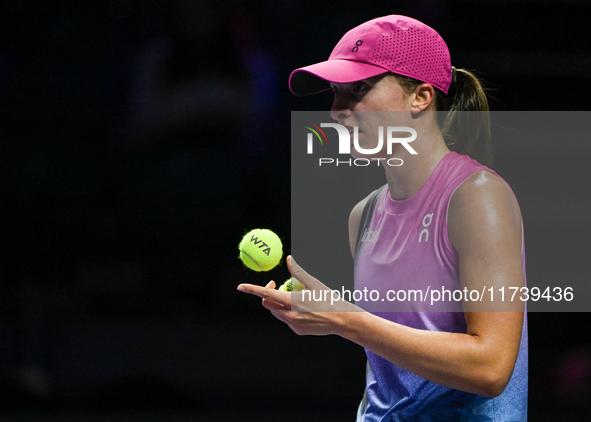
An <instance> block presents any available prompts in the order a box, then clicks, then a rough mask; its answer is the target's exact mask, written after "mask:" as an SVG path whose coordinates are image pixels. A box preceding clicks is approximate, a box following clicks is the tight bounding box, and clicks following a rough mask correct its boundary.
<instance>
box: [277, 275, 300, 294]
mask: <svg viewBox="0 0 591 422" xmlns="http://www.w3.org/2000/svg"><path fill="white" fill-rule="evenodd" d="M305 288H306V286H304V285H303V284H302V283H300V282H299V281H297V280H296V279H295V278H293V277H292V278H290V279H289V280H287V281H286V282H285V283H283V284H282V285H281V287H279V291H280V292H301V291H302V290H304V289H305Z"/></svg>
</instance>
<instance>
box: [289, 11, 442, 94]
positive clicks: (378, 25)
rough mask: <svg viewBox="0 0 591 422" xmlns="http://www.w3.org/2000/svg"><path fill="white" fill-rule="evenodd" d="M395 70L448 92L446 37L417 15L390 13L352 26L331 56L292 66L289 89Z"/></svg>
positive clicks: (310, 89) (304, 90) (302, 90)
mask: <svg viewBox="0 0 591 422" xmlns="http://www.w3.org/2000/svg"><path fill="white" fill-rule="evenodd" d="M386 72H392V73H396V74H398V75H403V76H408V77H411V78H414V79H418V80H419V81H422V82H427V83H430V84H431V85H433V86H434V87H435V88H438V89H440V90H441V91H443V92H445V93H446V94H447V91H448V90H449V85H450V83H451V78H452V75H451V59H450V56H449V49H448V48H447V45H446V44H445V41H443V38H441V36H440V35H439V34H438V33H437V32H436V31H435V30H434V29H433V28H431V27H429V26H427V25H425V24H424V23H422V22H419V21H418V20H416V19H413V18H409V17H407V16H401V15H389V16H383V17H381V18H376V19H372V20H370V21H367V22H365V23H362V24H361V25H359V26H357V27H355V28H353V29H351V30H350V31H349V32H347V33H346V34H345V35H344V36H343V38H341V40H340V41H339V42H338V43H337V45H336V47H335V48H334V50H332V53H331V54H330V57H329V58H328V60H327V61H324V62H320V63H316V64H313V65H310V66H306V67H302V68H299V69H296V70H294V71H293V72H291V75H290V76H289V89H290V90H291V92H293V93H294V94H295V95H300V96H303V95H310V94H316V93H317V92H321V91H326V90H328V89H330V85H329V82H336V83H350V82H356V81H360V80H362V79H366V78H371V77H372V76H377V75H380V74H382V73H386Z"/></svg>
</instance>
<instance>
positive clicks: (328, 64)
mask: <svg viewBox="0 0 591 422" xmlns="http://www.w3.org/2000/svg"><path fill="white" fill-rule="evenodd" d="M386 72H388V70H387V69H384V68H382V67H379V66H374V65H371V64H367V63H359V62H353V61H350V60H342V59H332V60H327V61H325V62H320V63H316V64H313V65H310V66H306V67H302V68H300V69H296V70H294V71H293V72H291V75H289V89H290V90H291V92H293V93H294V94H295V95H299V96H304V95H311V94H316V93H318V92H322V91H326V90H329V89H330V82H335V83H342V84H345V83H350V82H357V81H360V80H362V79H367V78H371V77H373V76H377V75H381V74H382V73H386Z"/></svg>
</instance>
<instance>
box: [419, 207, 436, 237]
mask: <svg viewBox="0 0 591 422" xmlns="http://www.w3.org/2000/svg"><path fill="white" fill-rule="evenodd" d="M433 214H434V213H431V214H426V215H425V216H424V217H423V227H424V229H423V230H421V233H419V242H422V241H423V235H424V237H425V242H427V241H428V240H429V229H428V227H429V226H430V225H431V223H432V222H433Z"/></svg>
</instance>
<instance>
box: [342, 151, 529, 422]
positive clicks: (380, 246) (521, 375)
mask: <svg viewBox="0 0 591 422" xmlns="http://www.w3.org/2000/svg"><path fill="white" fill-rule="evenodd" d="M480 170H487V171H491V172H493V171H492V170H490V169H488V168H487V167H486V166H483V165H481V164H479V163H478V162H476V161H474V160H472V159H470V158H469V157H467V156H464V155H459V154H457V153H456V152H450V153H448V154H446V155H445V156H444V157H443V158H442V160H441V161H440V162H439V164H438V165H437V167H436V168H435V170H434V171H433V173H432V174H431V176H430V177H429V179H428V180H427V182H426V183H425V185H424V186H423V187H422V188H421V189H420V190H419V192H417V193H416V194H415V195H413V196H412V197H410V198H408V199H404V200H400V201H395V200H392V199H391V198H390V192H389V189H388V186H387V185H385V186H383V187H382V188H380V189H378V190H377V191H376V192H374V194H373V195H372V196H371V197H370V198H369V200H368V202H367V204H366V206H365V209H364V211H363V215H362V218H361V223H360V226H359V233H358V236H357V246H356V252H355V260H354V268H355V291H365V292H372V291H374V294H373V296H371V297H370V295H369V294H367V293H366V294H365V295H364V297H363V299H362V300H361V301H356V304H357V305H359V306H360V307H362V308H363V309H365V310H367V311H369V312H371V313H373V314H376V315H378V316H380V317H382V318H385V319H388V320H391V321H394V322H396V323H399V324H403V325H406V326H409V327H413V328H417V329H423V330H431V331H445V332H453V333H466V332H467V325H466V320H465V318H464V314H463V312H462V311H461V305H462V302H461V300H460V301H459V302H454V301H453V300H452V301H451V302H452V303H451V306H456V307H455V308H452V310H453V311H452V312H448V311H445V312H444V308H437V303H436V304H435V306H434V307H431V306H430V301H429V299H430V298H431V297H430V295H429V293H427V292H428V290H429V289H437V290H438V291H440V292H441V291H445V290H448V291H450V292H453V291H457V290H461V289H462V287H461V285H460V278H459V259H458V254H457V252H456V251H455V250H454V248H453V246H452V245H451V243H450V241H449V237H448V233H447V211H448V207H449V202H450V199H451V196H452V195H453V193H454V192H455V190H456V189H457V188H458V187H459V186H460V185H461V184H462V183H463V182H464V181H465V180H466V179H468V178H469V177H470V176H471V175H473V174H474V173H476V172H478V171H480ZM493 173H494V172H493ZM522 244H523V243H522ZM522 263H523V271H524V273H523V274H524V279H525V250H524V248H523V246H522ZM411 290H414V291H415V293H414V295H417V294H419V293H418V292H419V291H420V292H422V293H421V294H426V295H427V296H426V297H427V301H426V302H423V301H421V300H420V296H419V297H417V296H414V295H413V293H412V292H410V291H411ZM392 292H394V293H392ZM409 292H410V293H409ZM388 294H389V295H390V296H389V299H388V300H384V299H385V298H386V297H387V296H386V295H388ZM378 295H379V296H378ZM401 295H405V296H406V297H404V298H403V297H402V296H401ZM411 296H412V297H411ZM392 298H394V300H390V299H392ZM372 299H373V300H372ZM396 299H399V300H396ZM454 304H455V305H454ZM444 305H445V304H444ZM444 305H441V306H444ZM448 305H450V303H447V305H445V306H448ZM458 306H459V308H458ZM446 309H449V308H446ZM366 355H367V361H368V362H367V370H366V389H365V394H364V397H363V400H362V401H361V404H360V405H359V410H358V414H357V421H358V422H361V421H363V422H373V421H382V422H386V421H445V422H448V421H482V422H484V421H494V422H501V421H503V422H504V421H526V420H527V376H528V374H527V370H528V368H527V365H528V345H527V319H526V318H524V325H523V332H522V338H521V344H520V348H519V355H518V358H517V362H516V364H515V368H514V371H513V375H512V377H511V380H510V381H509V384H508V385H507V387H506V388H505V390H504V391H503V393H502V394H501V395H499V396H498V397H495V398H488V397H484V396H480V395H477V394H472V393H467V392H463V391H459V390H454V389H451V388H447V387H443V386H441V385H438V384H436V383H433V382H431V381H427V380H425V379H423V378H421V377H419V376H417V375H415V374H413V373H410V372H408V371H406V370H404V369H402V368H400V367H398V366H396V365H394V364H393V363H391V362H389V361H387V360H386V359H384V358H382V357H380V356H378V355H376V354H374V353H373V352H371V351H370V350H367V349H366Z"/></svg>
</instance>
